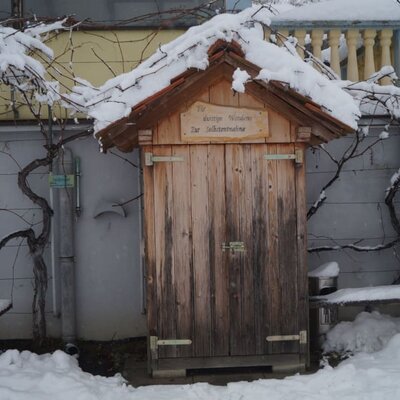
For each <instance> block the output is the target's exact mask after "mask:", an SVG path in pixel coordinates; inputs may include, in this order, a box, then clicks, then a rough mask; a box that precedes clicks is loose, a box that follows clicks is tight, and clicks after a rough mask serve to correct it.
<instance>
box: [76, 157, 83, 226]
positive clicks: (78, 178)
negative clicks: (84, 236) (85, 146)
mask: <svg viewBox="0 0 400 400" xmlns="http://www.w3.org/2000/svg"><path fill="white" fill-rule="evenodd" d="M75 180H76V190H75V196H76V198H75V215H76V216H77V217H78V218H79V217H80V216H81V212H82V208H81V159H80V158H79V157H75Z"/></svg>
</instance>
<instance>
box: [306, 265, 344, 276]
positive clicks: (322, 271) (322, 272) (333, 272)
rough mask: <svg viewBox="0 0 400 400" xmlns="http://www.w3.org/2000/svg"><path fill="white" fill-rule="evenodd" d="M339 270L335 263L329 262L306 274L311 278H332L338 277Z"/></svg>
mask: <svg viewBox="0 0 400 400" xmlns="http://www.w3.org/2000/svg"><path fill="white" fill-rule="evenodd" d="M339 272H340V268H339V264H338V263H337V262H336V261H330V262H327V263H325V264H322V265H320V266H319V267H318V268H315V269H313V270H312V271H310V272H309V273H308V276H309V277H312V278H334V277H337V276H338V275H339Z"/></svg>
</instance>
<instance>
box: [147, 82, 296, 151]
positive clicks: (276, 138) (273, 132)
mask: <svg viewBox="0 0 400 400" xmlns="http://www.w3.org/2000/svg"><path fill="white" fill-rule="evenodd" d="M231 86H232V83H231V82H229V81H227V80H226V79H222V78H221V79H220V80H219V81H218V82H217V83H215V84H213V85H210V86H209V87H208V88H207V89H206V90H204V91H203V92H200V93H199V95H196V96H195V97H194V98H193V99H192V100H191V101H188V102H187V103H186V106H185V107H184V108H182V109H181V110H179V112H173V113H171V114H170V115H169V116H168V117H167V118H164V119H162V120H161V121H160V122H158V123H157V125H156V128H155V129H154V135H153V144H187V141H182V140H181V133H180V126H179V125H180V114H181V113H182V112H186V111H187V110H188V109H189V107H190V105H191V104H193V102H194V101H195V100H196V101H204V102H207V103H211V104H215V105H224V106H234V107H244V108H252V109H259V110H266V111H267V112H268V132H269V136H268V137H266V138H255V139H254V138H253V139H250V138H243V139H235V138H231V139H225V140H224V142H226V143H289V142H291V141H293V140H292V138H291V132H290V122H289V121H288V120H287V119H285V118H284V117H283V116H282V115H281V114H279V113H278V112H276V111H274V110H273V109H272V108H270V107H268V106H266V105H265V104H264V103H263V102H261V101H259V100H258V99H256V98H255V97H254V96H251V95H250V94H247V93H234V92H233V91H232V88H231ZM146 139H147V138H146ZM143 140H144V139H143ZM196 142H197V143H204V144H208V143H210V140H207V139H204V140H201V139H196ZM212 142H216V139H215V138H213V139H212ZM146 143H148V142H146Z"/></svg>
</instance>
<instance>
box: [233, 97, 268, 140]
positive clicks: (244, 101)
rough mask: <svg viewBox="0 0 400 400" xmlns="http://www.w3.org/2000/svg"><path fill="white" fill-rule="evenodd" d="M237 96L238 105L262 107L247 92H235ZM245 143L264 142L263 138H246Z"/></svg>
mask: <svg viewBox="0 0 400 400" xmlns="http://www.w3.org/2000/svg"><path fill="white" fill-rule="evenodd" d="M237 96H238V98H239V107H248V108H258V109H264V108H265V107H264V104H263V103H261V102H260V101H259V100H257V99H255V98H254V97H253V96H250V95H249V94H247V93H237ZM246 143H265V138H258V139H253V140H246Z"/></svg>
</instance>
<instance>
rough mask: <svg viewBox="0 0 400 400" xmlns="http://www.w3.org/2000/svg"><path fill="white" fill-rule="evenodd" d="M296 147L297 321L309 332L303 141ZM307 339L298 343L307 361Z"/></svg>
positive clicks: (304, 147) (303, 358) (302, 356)
mask: <svg viewBox="0 0 400 400" xmlns="http://www.w3.org/2000/svg"><path fill="white" fill-rule="evenodd" d="M296 148H297V149H300V150H302V151H303V160H304V162H303V164H301V165H297V166H296V171H295V174H296V215H297V257H298V262H297V270H298V302H299V303H298V312H297V315H298V321H299V330H300V331H302V330H305V331H307V333H309V329H308V318H309V312H308V310H309V305H308V268H307V204H306V173H305V171H306V165H305V159H306V158H305V154H304V153H305V150H306V145H305V144H304V143H298V144H296ZM309 340H310V338H309V337H308V343H307V344H305V345H300V357H301V360H302V361H303V362H304V363H306V364H307V365H308V363H309V357H308V355H309Z"/></svg>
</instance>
